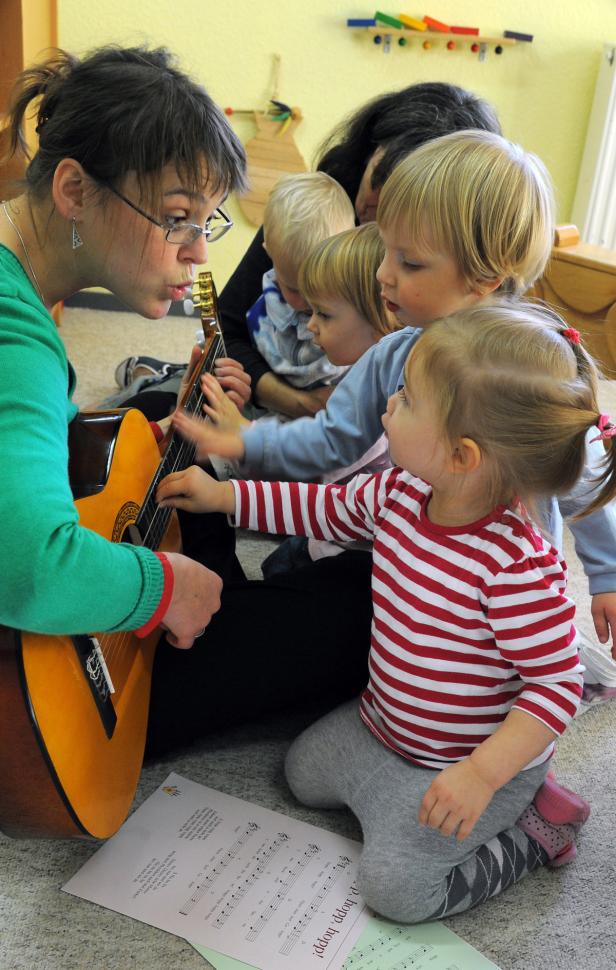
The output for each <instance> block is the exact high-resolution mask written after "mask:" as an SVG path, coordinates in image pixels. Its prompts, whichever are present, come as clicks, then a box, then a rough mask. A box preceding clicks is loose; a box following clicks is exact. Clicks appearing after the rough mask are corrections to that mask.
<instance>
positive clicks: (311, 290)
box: [298, 222, 400, 337]
mask: <svg viewBox="0 0 616 970" xmlns="http://www.w3.org/2000/svg"><path fill="white" fill-rule="evenodd" d="M384 254H385V247H384V246H383V241H382V239H381V236H380V234H379V230H378V227H377V225H376V223H375V222H368V223H366V224H365V225H363V226H356V227H355V228H354V229H347V231H346V232H339V233H338V234H337V235H335V236H330V238H329V239H324V240H323V242H321V243H318V245H317V246H315V247H314V248H313V249H312V250H311V252H310V253H309V254H308V256H307V257H306V259H305V260H304V262H303V263H302V265H301V267H300V270H299V276H298V281H299V288H300V291H301V292H302V294H303V295H304V297H305V298H306V300H308V302H309V303H315V304H316V305H318V304H319V301H320V300H323V299H326V298H327V297H329V298H333V299H340V300H345V301H346V302H347V303H349V304H350V305H351V306H352V307H354V309H355V310H356V311H357V313H359V315H360V316H361V317H363V318H364V319H365V320H367V321H368V323H369V324H370V326H371V327H372V329H373V330H374V331H375V332H376V333H377V334H379V336H381V337H382V336H384V335H385V334H387V333H392V331H394V330H398V329H399V326H400V325H399V324H398V322H397V321H396V319H395V317H393V316H390V315H389V314H388V313H387V310H386V309H385V305H384V303H383V300H382V297H381V286H380V284H379V282H378V280H377V278H376V271H377V269H378V268H379V266H380V265H381V262H382V260H383V256H384Z"/></svg>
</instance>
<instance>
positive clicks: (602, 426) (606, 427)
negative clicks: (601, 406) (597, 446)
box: [590, 414, 616, 441]
mask: <svg viewBox="0 0 616 970" xmlns="http://www.w3.org/2000/svg"><path fill="white" fill-rule="evenodd" d="M597 427H598V429H599V431H600V432H601V434H598V435H595V437H594V438H591V439H590V440H591V441H606V440H607V438H613V437H615V436H616V425H614V424H612V419H611V418H610V416H609V414H600V415H599V419H598V421H597Z"/></svg>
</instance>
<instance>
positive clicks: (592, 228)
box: [572, 44, 616, 249]
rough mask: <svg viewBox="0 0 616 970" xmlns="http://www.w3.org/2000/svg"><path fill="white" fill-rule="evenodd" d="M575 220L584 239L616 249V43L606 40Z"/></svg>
mask: <svg viewBox="0 0 616 970" xmlns="http://www.w3.org/2000/svg"><path fill="white" fill-rule="evenodd" d="M572 221H573V222H574V223H575V224H576V226H577V227H578V229H579V230H580V235H581V238H582V241H583V242H587V243H594V244H595V245H597V246H607V248H608V249H616V44H605V46H604V48H603V56H602V58H601V67H600V68H599V76H598V77H597V86H596V88H595V96H594V99H593V104H592V110H591V113H590V120H589V122H588V131H587V133H586V145H585V147H584V155H583V157H582V166H581V168H580V174H579V178H578V184H577V189H576V193H575V201H574V203H573V212H572Z"/></svg>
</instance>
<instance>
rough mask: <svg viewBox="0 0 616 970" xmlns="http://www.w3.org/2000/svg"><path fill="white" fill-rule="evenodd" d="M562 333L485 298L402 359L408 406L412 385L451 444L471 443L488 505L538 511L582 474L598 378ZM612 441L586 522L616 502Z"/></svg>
mask: <svg viewBox="0 0 616 970" xmlns="http://www.w3.org/2000/svg"><path fill="white" fill-rule="evenodd" d="M566 330H567V324H566V323H565V322H564V321H563V320H562V319H561V318H560V317H559V316H558V315H557V314H556V313H554V312H552V311H551V310H549V309H547V308H546V307H543V306H540V305H538V304H534V303H528V302H525V301H520V300H517V299H516V300H507V299H506V298H496V297H492V298H490V299H489V300H488V301H487V302H486V303H483V304H480V305H477V306H475V307H473V308H472V309H467V310H462V311H460V312H458V313H454V314H452V315H451V316H449V317H447V318H443V319H441V320H437V321H435V322H434V323H431V324H430V325H429V326H428V327H427V328H426V330H425V331H424V333H422V335H421V337H420V338H419V340H418V341H417V343H416V344H415V346H414V347H413V349H412V350H411V352H410V354H409V357H408V359H407V362H406V367H405V380H406V383H407V386H408V388H409V393H410V398H411V402H412V395H413V387H414V386H415V387H417V386H418V384H419V386H421V387H422V388H425V392H426V393H427V394H429V395H430V399H431V401H433V402H434V404H435V406H436V411H437V416H438V417H437V420H438V422H439V424H440V426H441V427H442V430H443V433H444V434H445V435H446V436H447V439H448V441H449V442H450V444H451V445H452V446H455V443H456V442H457V441H459V440H460V438H465V437H467V438H471V439H472V440H473V441H475V442H476V443H477V445H478V446H479V448H480V450H481V453H482V456H483V458H484V460H485V462H486V470H487V472H488V478H489V482H490V496H489V497H490V499H491V501H492V504H493V505H494V506H495V505H497V504H499V503H501V502H502V503H505V504H512V503H515V501H516V500H518V499H520V500H521V501H522V502H523V503H524V504H525V505H526V506H527V507H529V508H531V509H532V510H533V511H535V510H536V502H537V500H539V499H541V498H543V497H547V496H551V495H559V494H565V493H570V492H571V491H572V489H573V487H574V485H575V484H576V483H577V482H578V480H579V479H580V477H581V475H582V471H583V468H584V463H585V454H586V433H587V432H588V430H589V428H592V427H593V426H595V425H596V424H597V420H598V417H599V413H600V412H599V405H598V401H597V384H598V376H599V375H598V369H597V366H596V364H595V363H594V361H593V360H592V358H591V357H590V356H589V354H588V353H587V352H586V351H585V350H584V347H583V346H582V345H581V344H574V343H572V342H571V340H570V339H568V338H567V337H566V336H565V335H564V331H566ZM411 406H412V404H411ZM597 433H598V432H597ZM613 440H614V439H610V441H609V442H607V443H606V459H605V466H604V468H603V470H602V472H601V474H600V475H599V476H598V478H597V481H596V483H593V487H592V489H588V494H587V496H586V497H587V499H588V501H587V503H586V504H587V507H586V508H585V509H584V510H583V512H582V514H584V515H586V514H588V513H589V512H591V511H594V510H595V509H597V508H600V507H601V506H602V505H604V504H605V503H606V502H608V501H610V499H611V498H613V497H614V495H615V494H616V448H615V447H613V445H612V442H613ZM599 486H602V487H601V488H600V490H598V488H599ZM582 504H584V503H582Z"/></svg>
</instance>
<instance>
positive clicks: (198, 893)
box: [180, 822, 261, 916]
mask: <svg viewBox="0 0 616 970" xmlns="http://www.w3.org/2000/svg"><path fill="white" fill-rule="evenodd" d="M260 828H261V826H260V825H257V823H256V822H249V823H248V825H247V826H246V828H245V829H244V831H243V832H242V833H241V835H239V836H238V838H237V839H236V840H235V842H234V843H233V844H232V845H231V846H230V847H229V848H228V849H227V851H226V852H225V853H224V855H223V856H222V858H221V859H219V860H218V861H217V862H216V864H215V865H214V866H212V868H211V869H208V871H207V873H206V875H205V876H204V878H203V879H202V881H201V882H200V883H198V885H197V886H196V888H195V891H194V892H193V894H192V896H190V897H189V898H188V899H187V900H186V902H185V903H183V905H182V906H181V908H180V915H181V916H188V914H189V913H190V911H191V910H192V909H193V908H194V907H195V906H196V905H197V903H198V902H199V900H200V899H201V898H202V897H203V896H204V895H205V893H206V892H207V891H208V889H211V887H212V885H213V884H214V883H215V882H216V880H217V879H218V877H219V876H220V875H221V873H223V872H224V871H225V869H226V868H227V866H228V865H229V864H230V863H231V862H232V861H233V859H235V857H236V856H237V854H238V852H239V851H240V850H241V848H242V847H243V846H244V845H246V843H247V842H248V840H249V839H250V838H252V836H253V835H254V834H255V832H258V831H259V829H260Z"/></svg>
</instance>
